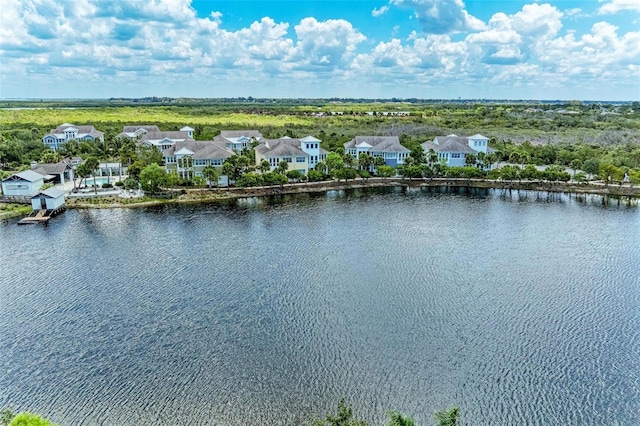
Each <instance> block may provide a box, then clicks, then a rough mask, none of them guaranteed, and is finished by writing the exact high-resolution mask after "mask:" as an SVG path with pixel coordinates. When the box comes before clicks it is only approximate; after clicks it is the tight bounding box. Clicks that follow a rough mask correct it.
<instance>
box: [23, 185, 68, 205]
mask: <svg viewBox="0 0 640 426" xmlns="http://www.w3.org/2000/svg"><path fill="white" fill-rule="evenodd" d="M64 194H65V193H64V191H61V190H60V189H58V188H55V187H51V188H48V189H45V190H44V191H40V192H38V193H37V194H35V195H34V196H32V197H31V208H32V209H33V210H36V211H37V210H57V209H60V208H61V207H63V206H64Z"/></svg>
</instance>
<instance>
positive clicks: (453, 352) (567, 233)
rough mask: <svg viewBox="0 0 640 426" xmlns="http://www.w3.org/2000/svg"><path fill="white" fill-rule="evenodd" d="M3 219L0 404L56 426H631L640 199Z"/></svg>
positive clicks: (278, 201)
mask: <svg viewBox="0 0 640 426" xmlns="http://www.w3.org/2000/svg"><path fill="white" fill-rule="evenodd" d="M15 223H16V221H15V220H10V221H4V222H0V247H1V256H0V330H1V332H0V407H6V406H9V407H11V408H13V409H14V411H20V410H30V411H35V412H38V413H41V414H43V415H45V416H47V417H48V418H50V419H52V420H54V421H56V422H58V423H60V424H61V425H74V426H75V425H125V426H128V425H140V424H154V425H187V424H188V425H292V424H301V423H304V422H306V421H308V420H309V419H310V418H312V417H313V416H314V415H323V414H324V413H326V412H327V411H333V410H335V407H336V404H337V401H338V399H339V398H340V397H343V396H344V397H346V398H347V400H348V401H349V402H350V403H351V404H352V405H353V406H354V409H355V412H356V414H357V415H358V416H359V417H363V418H366V419H367V420H369V421H371V422H372V424H374V425H382V424H383V421H384V418H385V413H386V411H387V410H389V409H395V410H399V411H402V412H404V413H406V414H410V415H412V416H413V417H414V418H415V420H416V421H417V423H418V424H420V425H430V424H432V423H433V421H432V415H433V412H434V411H435V410H438V409H442V408H446V407H448V406H450V405H457V406H459V407H460V408H461V410H462V414H463V419H464V420H465V421H466V422H467V424H473V425H523V424H527V425H558V424H571V425H635V424H640V208H638V207H637V206H628V205H626V204H625V203H624V202H623V203H618V202H615V201H614V202H610V203H608V204H603V203H602V201H601V199H599V198H598V197H586V198H583V199H576V198H575V196H568V195H558V194H551V195H549V194H545V193H527V192H522V193H515V192H514V193H512V194H508V193H506V194H505V193H501V192H499V191H496V192H493V191H490V192H488V193H487V194H486V195H485V196H460V195H451V194H431V193H424V192H421V191H420V190H412V191H409V192H408V193H404V192H401V191H400V190H393V189H392V190H385V191H355V192H348V193H345V192H340V191H334V192H330V193H328V194H322V195H315V196H309V195H302V196H295V197H286V198H270V199H248V200H240V201H237V202H233V203H229V204H224V205H213V204H212V205H193V206H164V207H157V208H149V209H131V210H128V209H116V210H97V209H96V210H69V211H67V212H65V213H64V214H62V215H61V216H59V217H57V218H55V219H53V220H52V221H51V222H50V223H49V224H48V226H23V227H19V226H16V224H15Z"/></svg>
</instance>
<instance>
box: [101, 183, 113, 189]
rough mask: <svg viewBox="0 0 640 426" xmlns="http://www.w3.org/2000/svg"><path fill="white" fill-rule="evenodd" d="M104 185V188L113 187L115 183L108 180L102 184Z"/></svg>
mask: <svg viewBox="0 0 640 426" xmlns="http://www.w3.org/2000/svg"><path fill="white" fill-rule="evenodd" d="M102 187H103V188H113V185H112V184H110V183H109V182H107V183H103V184H102Z"/></svg>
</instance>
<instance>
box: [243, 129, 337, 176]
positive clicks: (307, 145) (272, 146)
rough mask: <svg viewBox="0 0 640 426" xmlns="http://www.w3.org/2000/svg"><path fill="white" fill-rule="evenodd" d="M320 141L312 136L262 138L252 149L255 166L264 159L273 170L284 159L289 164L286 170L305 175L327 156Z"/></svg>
mask: <svg viewBox="0 0 640 426" xmlns="http://www.w3.org/2000/svg"><path fill="white" fill-rule="evenodd" d="M320 142H321V141H320V139H316V138H314V137H313V136H307V137H304V138H302V139H292V138H289V137H283V138H280V139H264V140H263V141H262V142H261V143H260V144H259V145H258V146H256V147H255V149H254V150H255V153H256V166H259V165H260V163H262V161H263V160H266V161H267V162H268V163H269V165H270V166H271V170H274V169H275V168H276V167H278V164H280V162H281V161H286V162H287V163H288V164H289V168H288V170H298V171H300V172H301V173H302V174H305V175H306V174H307V173H308V172H309V170H312V169H313V168H315V166H316V164H318V162H320V161H323V160H324V159H325V158H326V156H327V153H328V152H327V151H326V150H325V149H323V148H321V147H320Z"/></svg>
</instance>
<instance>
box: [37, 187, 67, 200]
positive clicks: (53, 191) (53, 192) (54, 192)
mask: <svg viewBox="0 0 640 426" xmlns="http://www.w3.org/2000/svg"><path fill="white" fill-rule="evenodd" d="M43 195H44V196H45V197H46V198H58V197H64V192H63V191H61V190H60V189H58V188H56V187H51V188H47V189H45V190H44V191H40V192H39V193H37V194H36V195H34V196H33V197H31V199H32V200H33V199H34V198H42V196H43Z"/></svg>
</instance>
